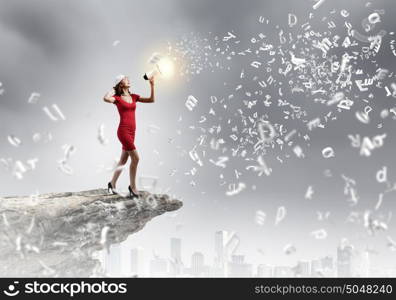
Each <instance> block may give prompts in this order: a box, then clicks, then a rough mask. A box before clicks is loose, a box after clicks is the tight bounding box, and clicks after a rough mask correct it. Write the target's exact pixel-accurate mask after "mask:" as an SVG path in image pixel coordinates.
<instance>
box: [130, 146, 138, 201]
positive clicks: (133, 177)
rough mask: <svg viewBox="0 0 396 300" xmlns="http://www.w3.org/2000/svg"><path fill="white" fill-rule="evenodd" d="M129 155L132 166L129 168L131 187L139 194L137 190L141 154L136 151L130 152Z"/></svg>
mask: <svg viewBox="0 0 396 300" xmlns="http://www.w3.org/2000/svg"><path fill="white" fill-rule="evenodd" d="M128 154H129V156H130V157H131V164H130V166H129V182H130V183H129V184H130V185H131V189H132V191H133V192H134V193H136V194H137V192H138V191H137V189H136V171H137V166H138V163H139V154H138V152H137V150H136V149H135V150H132V151H128Z"/></svg>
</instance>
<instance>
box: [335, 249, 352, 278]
mask: <svg viewBox="0 0 396 300" xmlns="http://www.w3.org/2000/svg"><path fill="white" fill-rule="evenodd" d="M352 256H353V246H352V245H344V246H338V247H337V277H351V276H352Z"/></svg>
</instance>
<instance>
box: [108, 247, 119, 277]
mask: <svg viewBox="0 0 396 300" xmlns="http://www.w3.org/2000/svg"><path fill="white" fill-rule="evenodd" d="M109 250H110V251H109V253H107V252H106V253H105V272H106V274H107V276H121V244H113V245H111V246H110V248H109Z"/></svg>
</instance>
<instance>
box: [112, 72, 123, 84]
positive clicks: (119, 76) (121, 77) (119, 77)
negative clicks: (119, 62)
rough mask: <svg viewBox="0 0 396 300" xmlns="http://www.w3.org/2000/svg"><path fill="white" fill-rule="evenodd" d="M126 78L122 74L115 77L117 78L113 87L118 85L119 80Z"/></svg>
mask: <svg viewBox="0 0 396 300" xmlns="http://www.w3.org/2000/svg"><path fill="white" fill-rule="evenodd" d="M125 77H126V76H125V75H123V74H120V75H117V77H116V78H115V80H114V85H117V84H119V83H120V81H121V80H123V79H124V78H125Z"/></svg>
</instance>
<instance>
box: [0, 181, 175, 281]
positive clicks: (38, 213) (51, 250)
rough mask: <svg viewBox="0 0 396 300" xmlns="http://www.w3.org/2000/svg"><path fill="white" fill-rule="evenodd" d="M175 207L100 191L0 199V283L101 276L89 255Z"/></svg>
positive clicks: (155, 198) (155, 197)
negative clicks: (1, 280)
mask: <svg viewBox="0 0 396 300" xmlns="http://www.w3.org/2000/svg"><path fill="white" fill-rule="evenodd" d="M180 207H182V202H181V201H179V200H177V199H172V198H170V197H169V196H168V195H166V194H151V193H149V192H146V191H140V192H139V198H138V199H136V198H135V199H130V198H127V197H124V196H123V195H109V194H107V191H106V190H104V189H97V190H89V191H82V192H75V193H74V192H73V193H72V192H69V193H50V194H43V195H38V196H36V197H31V196H11V197H3V198H0V218H1V220H0V277H88V276H103V275H104V273H103V270H102V269H101V267H100V266H101V264H100V262H99V260H97V259H95V258H93V257H92V254H93V253H94V252H95V251H98V250H102V249H105V248H108V247H109V246H110V245H111V244H115V243H120V242H122V241H124V240H126V238H127V237H128V236H129V235H131V234H133V233H134V232H137V231H139V230H141V229H142V228H143V227H144V225H145V224H146V223H147V222H148V221H150V220H151V219H152V218H153V217H155V216H158V215H161V214H163V213H165V212H168V211H174V210H177V209H179V208H180Z"/></svg>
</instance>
